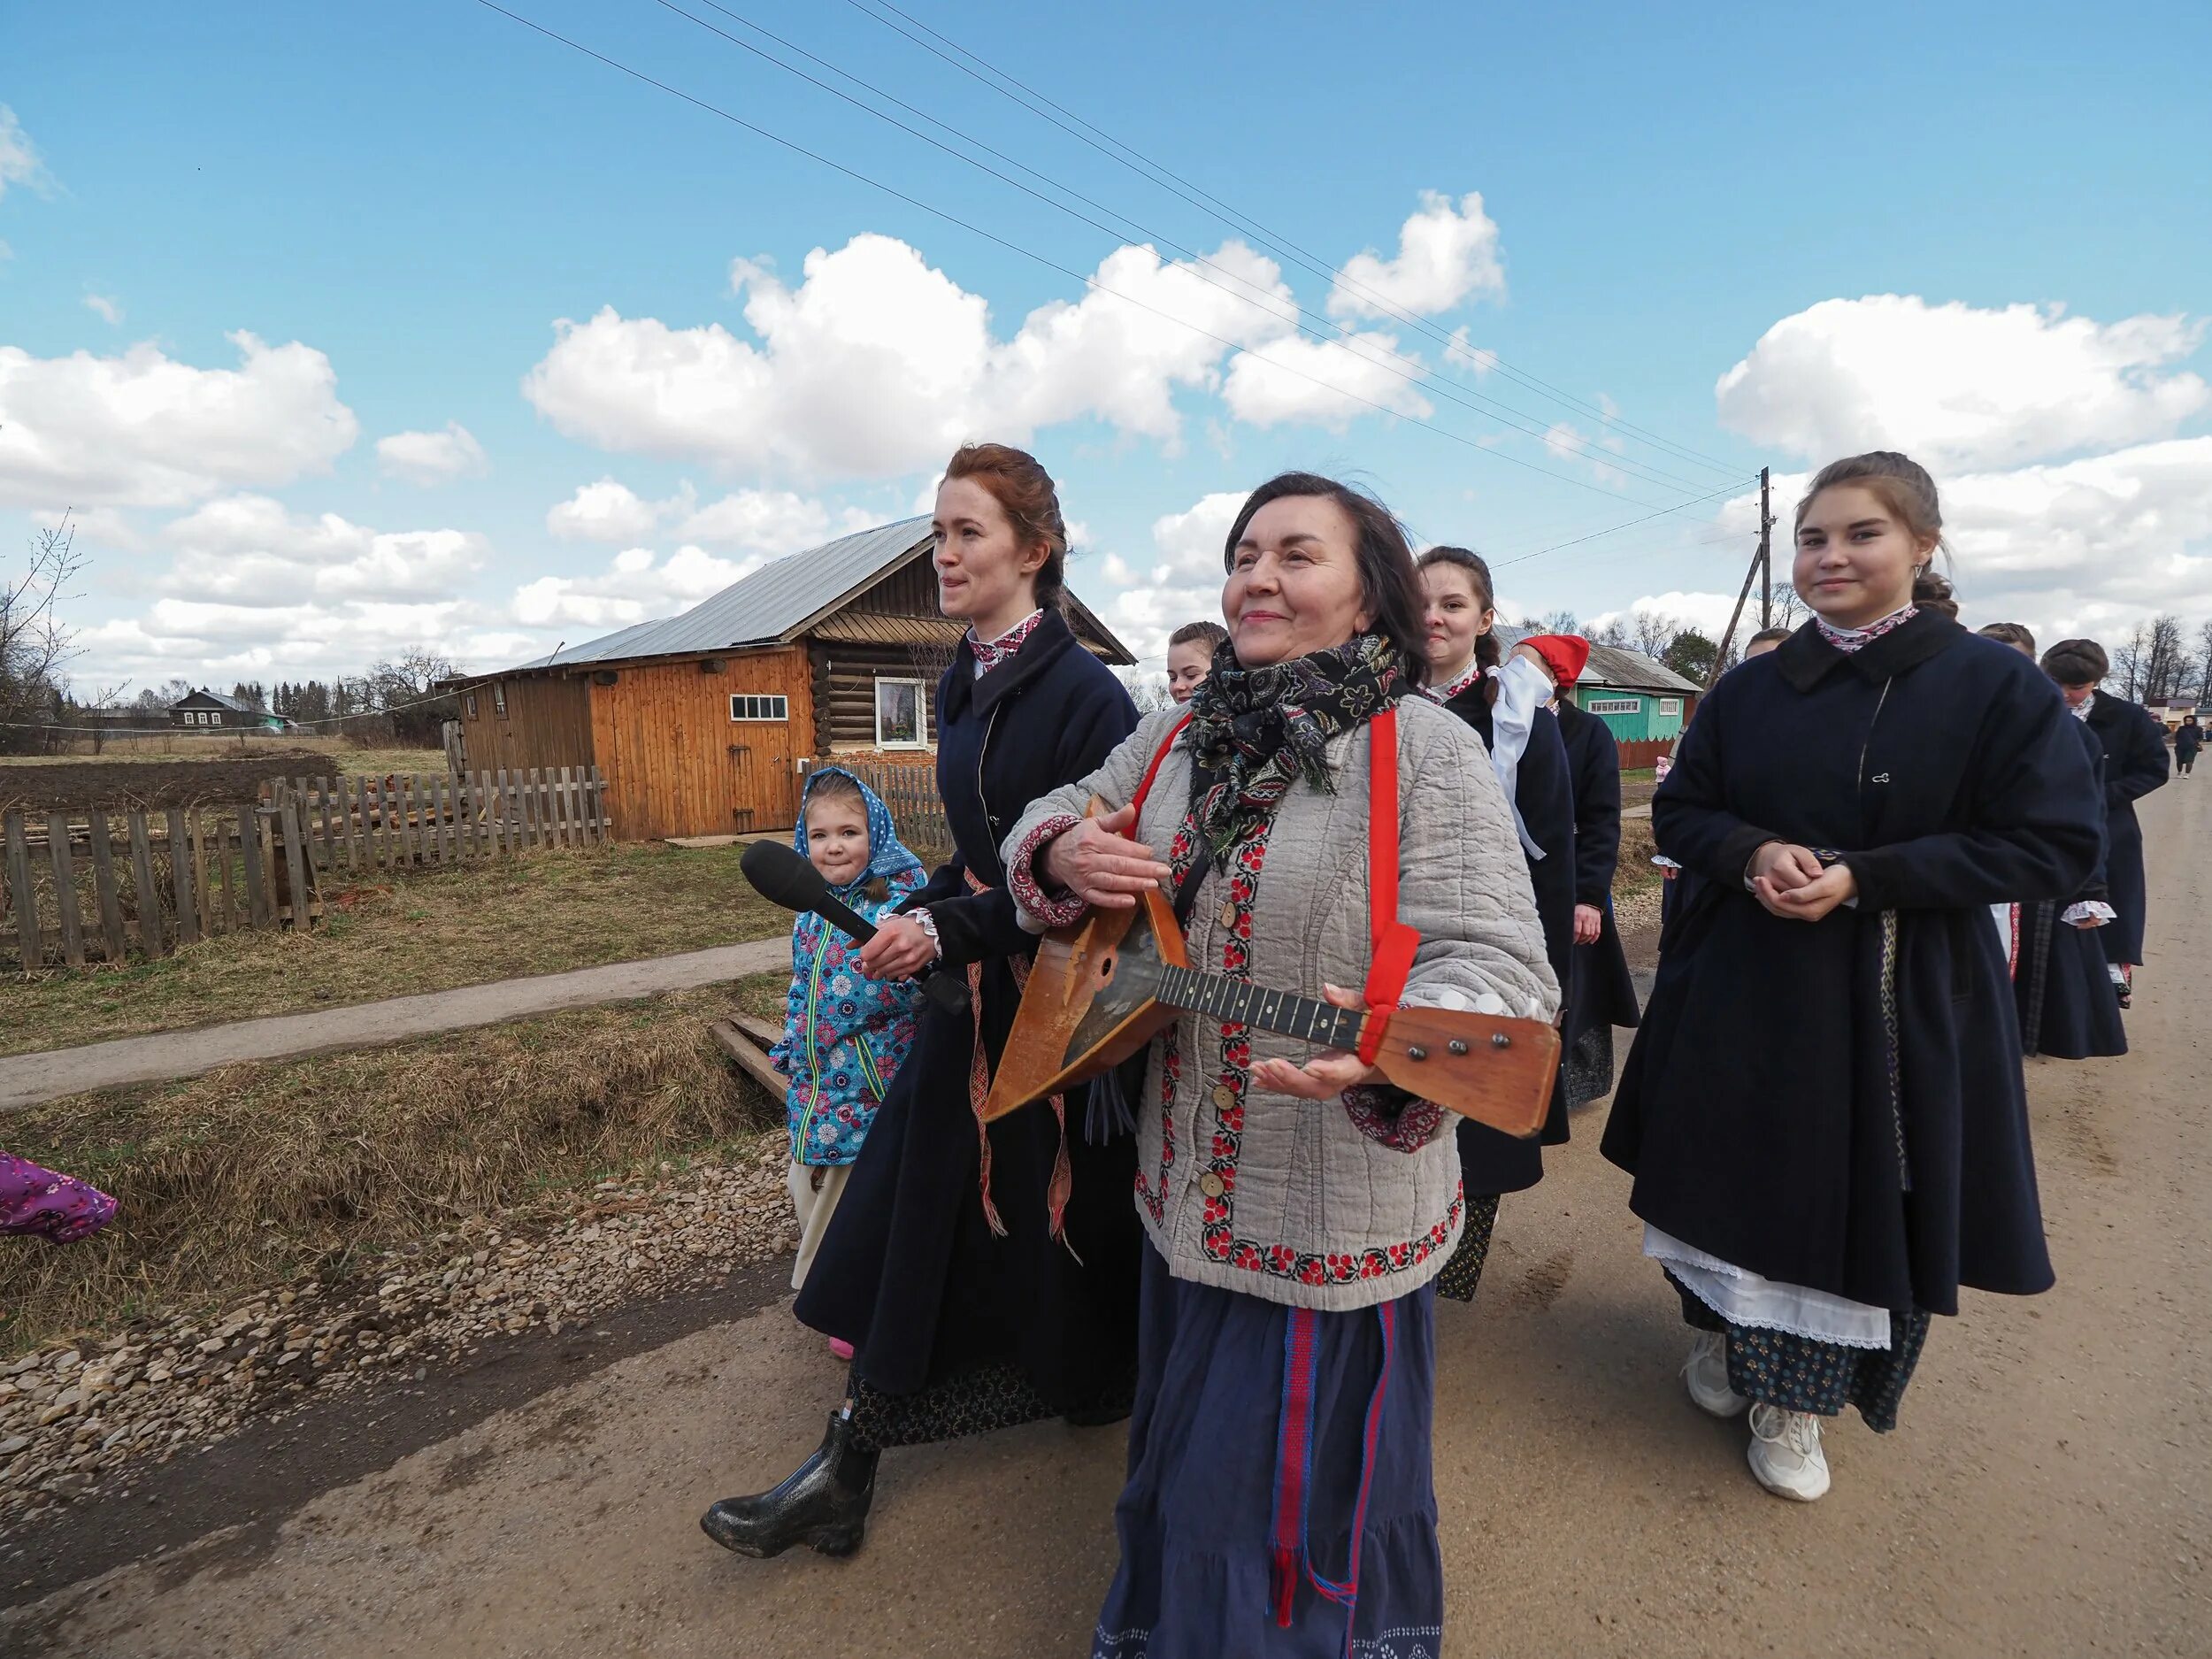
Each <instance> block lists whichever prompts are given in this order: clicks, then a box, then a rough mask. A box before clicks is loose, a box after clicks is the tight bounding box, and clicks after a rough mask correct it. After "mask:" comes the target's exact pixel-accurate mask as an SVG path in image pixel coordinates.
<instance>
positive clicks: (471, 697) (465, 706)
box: [461, 692, 476, 720]
mask: <svg viewBox="0 0 2212 1659" xmlns="http://www.w3.org/2000/svg"><path fill="white" fill-rule="evenodd" d="M461 713H462V714H463V715H464V716H465V718H468V719H472V720H473V719H474V718H476V694H475V693H474V692H470V693H469V694H468V695H466V696H465V697H463V698H462V699H461Z"/></svg>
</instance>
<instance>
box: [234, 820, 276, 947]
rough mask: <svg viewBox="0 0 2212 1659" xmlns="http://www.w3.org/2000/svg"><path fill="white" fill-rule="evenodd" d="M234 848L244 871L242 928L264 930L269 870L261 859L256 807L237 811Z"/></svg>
mask: <svg viewBox="0 0 2212 1659" xmlns="http://www.w3.org/2000/svg"><path fill="white" fill-rule="evenodd" d="M238 846H239V852H240V856H241V859H242V862H243V863H244V864H245V868H246V925H247V926H249V927H266V926H268V925H269V916H270V909H269V868H268V865H267V864H265V862H264V861H263V859H262V856H261V811H260V809H259V808H257V807H250V806H242V807H240V808H239V809H238Z"/></svg>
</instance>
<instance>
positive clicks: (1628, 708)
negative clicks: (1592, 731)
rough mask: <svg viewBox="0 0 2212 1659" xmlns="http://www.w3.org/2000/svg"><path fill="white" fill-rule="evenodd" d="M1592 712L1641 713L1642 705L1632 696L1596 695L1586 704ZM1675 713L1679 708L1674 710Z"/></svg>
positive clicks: (1678, 711)
mask: <svg viewBox="0 0 2212 1659" xmlns="http://www.w3.org/2000/svg"><path fill="white" fill-rule="evenodd" d="M1587 706H1588V708H1589V711H1590V712H1591V713H1592V714H1641V713H1642V712H1643V711H1644V705H1643V704H1642V703H1640V702H1639V701H1638V700H1637V699H1636V698H1634V697H1597V698H1594V699H1593V700H1592V701H1591V702H1590V703H1589V704H1588V705H1587ZM1675 712H1676V713H1677V714H1679V713H1680V712H1681V710H1679V709H1677V710H1675Z"/></svg>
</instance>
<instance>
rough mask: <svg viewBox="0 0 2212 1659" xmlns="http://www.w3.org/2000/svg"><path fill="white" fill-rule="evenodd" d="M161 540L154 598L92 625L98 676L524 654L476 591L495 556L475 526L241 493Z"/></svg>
mask: <svg viewBox="0 0 2212 1659" xmlns="http://www.w3.org/2000/svg"><path fill="white" fill-rule="evenodd" d="M157 545H158V546H159V547H160V548H162V549H166V550H167V551H168V552H169V554H170V560H169V564H168V566H167V568H166V570H165V571H164V572H162V573H161V574H159V575H158V576H157V577H156V578H155V579H154V580H153V582H152V588H153V592H154V597H153V600H152V603H150V604H148V605H147V606H146V607H145V609H144V610H143V611H142V612H140V613H139V614H136V615H122V616H115V617H111V618H107V619H106V620H104V621H101V622H97V623H94V624H91V625H89V626H84V627H81V629H80V630H79V632H78V635H77V643H78V645H79V646H80V647H81V648H82V649H83V652H84V656H83V658H82V661H81V665H80V666H81V670H82V677H83V678H84V679H85V680H87V682H88V683H96V684H106V683H111V682H113V681H115V680H125V679H127V680H133V681H134V682H136V683H141V684H145V683H157V682H158V681H160V680H165V679H166V678H168V677H169V676H171V675H173V674H176V675H182V676H183V677H184V678H186V679H188V680H198V681H205V682H208V683H216V684H221V683H227V682H228V681H229V680H232V679H234V678H239V677H245V678H265V677H268V676H270V675H281V676H288V677H298V678H305V677H309V676H317V677H320V678H324V679H327V678H329V677H330V676H331V675H333V674H338V673H355V672H360V671H361V670H363V669H365V668H366V667H367V666H368V665H369V664H372V663H373V662H375V661H377V660H378V659H379V658H380V657H389V656H392V655H394V654H395V653H397V652H400V651H403V650H407V649H411V648H412V647H415V646H418V645H427V646H430V647H432V648H433V649H441V650H443V651H445V652H447V653H448V654H449V655H450V656H452V657H454V658H455V660H457V661H458V662H461V663H464V664H466V663H468V662H470V661H471V660H475V661H478V662H499V661H503V660H508V659H509V658H510V657H511V656H512V655H513V654H514V653H513V652H512V651H511V650H509V649H506V648H507V647H508V646H509V645H510V644H511V642H512V641H511V636H510V637H508V638H502V637H500V636H499V635H497V634H488V633H486V631H485V628H484V625H485V623H487V622H488V620H490V618H488V617H487V616H486V615H485V613H484V612H483V610H482V607H480V606H479V605H478V604H476V603H473V602H472V601H471V600H469V599H468V598H466V597H465V595H464V592H463V589H464V588H465V585H466V584H467V582H468V581H469V580H470V579H471V578H472V577H473V576H475V575H476V574H477V573H478V572H480V571H481V570H482V569H483V568H484V567H485V566H486V565H487V564H488V562H489V558H490V551H491V549H490V547H489V544H488V542H487V541H486V540H485V538H484V537H482V536H481V535H479V534H474V533H472V532H470V531H465V530H456V529H432V530H401V531H379V530H375V529H372V528H369V527H367V526H361V525H357V524H353V523H350V522H349V521H348V520H347V519H345V518H341V517H340V516H339V515H337V514H335V513H323V514H319V515H317V516H313V517H309V516H306V515H302V514H296V513H293V512H291V511H288V509H286V508H285V507H284V505H283V504H282V503H279V502H275V501H273V500H270V499H269V498H268V497H266V496H263V495H227V496H223V497H220V498H219V499H217V500H215V501H211V502H208V503H205V504H204V505H203V506H201V507H199V508H197V509H196V510H195V511H192V512H190V513H188V514H186V515H185V516H184V517H182V518H177V519H175V520H173V521H172V522H171V523H170V524H168V525H166V526H164V527H163V529H162V530H161V531H160V533H159V535H158V539H157Z"/></svg>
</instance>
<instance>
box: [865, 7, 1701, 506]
mask: <svg viewBox="0 0 2212 1659" xmlns="http://www.w3.org/2000/svg"><path fill="white" fill-rule="evenodd" d="M846 4H848V5H849V6H851V7H852V8H853V9H854V10H855V11H856V12H860V13H862V14H863V15H864V16H865V17H867V18H869V19H872V20H873V21H874V22H876V23H879V24H880V25H882V27H885V28H887V29H889V30H891V31H892V32H893V33H894V34H895V35H901V36H902V37H904V38H905V39H906V40H908V41H910V42H913V43H914V44H915V45H917V46H919V47H921V48H922V49H923V50H925V51H927V52H929V53H931V54H932V55H933V56H934V57H937V58H941V59H943V61H944V62H946V63H948V64H949V65H952V66H953V67H954V68H955V69H957V70H959V71H960V72H961V73H963V74H965V75H967V76H968V77H969V78H970V79H971V80H973V81H978V82H979V83H980V84H981V85H983V86H985V87H987V88H990V89H991V90H992V91H994V92H995V93H997V94H998V95H999V96H1001V97H1003V98H1006V99H1008V100H1009V101H1010V102H1011V103H1014V104H1020V105H1021V106H1022V107H1023V108H1025V109H1026V110H1028V111H1030V113H1032V114H1033V115H1035V116H1037V117H1038V118H1039V119H1042V120H1044V121H1047V122H1049V123H1050V124H1051V125H1052V126H1054V127H1058V128H1059V129H1060V130H1061V131H1062V132H1064V133H1066V134H1068V135H1069V136H1070V137H1071V138H1074V139H1076V140H1078V141H1079V142H1082V143H1085V144H1088V145H1089V146H1090V147H1091V148H1092V149H1093V150H1097V151H1098V152H1099V153H1100V154H1101V155H1102V156H1105V157H1108V158H1109V159H1110V160H1112V161H1115V162H1118V163H1119V164H1120V165H1122V166H1124V167H1126V168H1128V169H1129V170H1130V171H1131V172H1132V173H1136V174H1137V175H1138V176H1139V177H1140V178H1142V179H1145V180H1147V181H1148V182H1149V183H1152V184H1155V185H1157V186H1158V187H1159V188H1162V189H1164V190H1167V191H1169V192H1170V193H1171V194H1172V195H1175V196H1179V197H1181V198H1182V199H1183V200H1184V201H1185V202H1187V203H1188V204H1190V205H1191V206H1193V207H1195V208H1197V209H1199V211H1202V212H1208V213H1210V214H1211V215H1212V216H1213V217H1214V218H1216V219H1219V220H1220V221H1221V222H1222V223H1223V224H1225V225H1227V226H1229V227H1231V228H1232V229H1233V230H1236V231H1238V232H1239V233H1240V234H1245V235H1250V236H1254V237H1256V238H1257V239H1259V240H1260V241H1261V242H1263V243H1264V244H1266V245H1268V246H1269V247H1270V248H1271V250H1272V251H1273V252H1275V253H1277V254H1279V255H1280V256H1281V257H1284V258H1286V259H1290V260H1292V261H1293V262H1294V263H1295V264H1299V265H1302V266H1303V267H1304V268H1305V269H1306V270H1308V271H1310V272H1311V273H1314V274H1315V275H1317V276H1322V277H1325V278H1328V279H1329V280H1332V281H1342V282H1343V283H1344V285H1345V286H1346V287H1347V288H1351V289H1353V290H1355V291H1356V292H1358V293H1359V294H1361V295H1362V296H1364V297H1365V298H1366V299H1367V300H1368V301H1369V303H1371V304H1372V305H1373V306H1374V307H1375V308H1376V309H1377V310H1379V311H1382V312H1384V313H1385V314H1386V315H1387V316H1390V317H1393V318H1394V319H1397V320H1398V321H1399V322H1401V323H1402V324H1403V325H1404V326H1407V327H1409V328H1416V329H1418V330H1420V331H1421V332H1423V333H1425V334H1428V335H1430V336H1431V337H1432V338H1433V339H1436V340H1438V341H1440V342H1443V343H1444V344H1446V345H1448V346H1454V347H1456V345H1457V343H1458V342H1456V341H1455V340H1454V339H1453V338H1452V336H1451V335H1449V334H1446V333H1445V332H1444V331H1443V330H1442V329H1440V328H1439V327H1437V326H1435V325H1434V324H1432V323H1431V322H1429V321H1428V320H1427V319H1425V318H1422V317H1420V316H1419V315H1418V314H1417V313H1411V312H1408V311H1402V310H1400V309H1399V308H1398V307H1397V306H1396V305H1395V304H1394V303H1393V302H1392V301H1391V300H1390V299H1389V298H1388V297H1387V296H1384V295H1382V294H1379V293H1377V292H1376V291H1375V290H1374V289H1372V288H1369V287H1367V286H1366V285H1365V284H1363V283H1361V282H1359V281H1357V280H1354V279H1352V278H1350V277H1347V276H1344V275H1343V274H1342V273H1340V272H1339V271H1337V270H1336V269H1335V268H1334V267H1332V266H1329V265H1326V264H1325V263H1323V262H1321V261H1320V258H1319V256H1318V255H1316V254H1313V253H1310V252H1308V251H1307V250H1305V249H1303V248H1301V247H1300V246H1299V245H1298V244H1297V243H1296V242H1292V241H1290V239H1289V238H1287V237H1286V236H1281V235H1279V234H1277V233H1276V232H1274V231H1271V230H1270V229H1269V228H1268V227H1266V226H1264V225H1262V224H1260V223H1259V221H1258V220H1256V219H1253V218H1251V217H1250V216H1249V215H1248V214H1245V213H1241V212H1240V211H1237V210H1236V209H1234V208H1233V207H1231V206H1230V205H1229V204H1227V203H1225V202H1224V201H1222V200H1221V199H1220V198H1219V197H1217V196H1213V195H1211V194H1210V193H1209V192H1208V191H1206V190H1205V189H1203V188H1201V187H1200V186H1198V185H1195V184H1193V183H1192V182H1191V181H1190V180H1187V179H1185V178H1183V177H1182V176H1181V175H1180V174H1179V173H1176V172H1174V171H1173V170H1172V169H1171V168H1170V167H1168V166H1167V165H1165V164H1164V163H1161V162H1156V161H1154V160H1152V159H1151V157H1148V156H1146V155H1145V154H1144V153H1143V152H1142V151H1141V150H1137V149H1135V148H1134V147H1133V146H1132V145H1130V144H1127V143H1125V142H1123V141H1122V140H1120V139H1118V138H1116V137H1115V136H1114V135H1113V134H1110V133H1109V132H1107V131H1106V130H1105V129H1104V128H1103V127H1099V126H1097V125H1096V124H1095V123H1094V122H1092V121H1089V120H1087V119H1085V118H1084V117H1082V116H1080V115H1078V114H1077V113H1076V112H1075V111H1072V110H1071V109H1069V108H1067V107H1066V106H1065V105H1064V104H1058V103H1056V102H1055V101H1054V100H1053V99H1052V98H1050V97H1049V96H1047V95H1046V94H1044V93H1041V92H1039V91H1037V90H1036V89H1035V88H1033V87H1030V86H1028V85H1027V84H1026V83H1025V82H1023V81H1020V80H1019V79H1018V78H1017V77H1015V76H1013V75H1010V74H1009V73H1006V72H1005V71H1004V70H1002V69H1000V68H998V67H997V66H996V65H993V64H991V63H989V62H987V60H986V59H984V58H980V57H979V56H977V55H976V54H975V53H974V52H972V51H970V50H968V49H967V48H966V47H964V46H963V45H961V44H960V43H959V42H957V41H955V40H953V39H951V38H950V37H949V36H948V35H943V34H941V33H940V32H939V31H937V30H936V29H933V28H932V27H930V26H929V25H928V24H926V23H924V22H922V21H921V20H920V19H918V18H916V17H914V16H912V15H911V14H910V13H909V12H902V11H901V10H900V9H899V8H898V7H897V6H896V5H895V4H892V3H891V0H875V4H879V5H881V6H882V8H883V10H884V11H886V12H891V13H893V14H894V15H895V16H897V17H899V18H902V19H905V20H906V21H907V22H909V23H911V24H913V25H914V27H916V28H918V29H920V30H921V31H922V32H923V34H926V35H930V36H932V37H933V38H934V39H935V40H938V41H941V42H944V44H945V45H946V46H949V47H950V48H951V49H952V50H953V51H955V52H957V53H959V54H960V56H961V57H962V58H967V59H968V60H970V62H972V63H973V64H975V65H979V66H980V67H981V68H982V69H984V70H987V71H988V72H989V74H990V75H992V76H995V77H996V78H997V81H1002V82H1004V83H1005V85H999V84H996V83H995V81H992V80H989V79H987V78H986V77H985V76H984V75H982V74H979V73H977V72H976V70H975V69H972V68H970V67H969V66H968V65H967V64H964V63H962V62H960V61H959V59H958V58H953V57H951V56H949V55H948V54H947V53H946V52H944V51H942V50H939V48H938V47H936V46H933V45H932V44H931V43H930V42H929V41H926V40H924V39H922V38H921V37H920V36H919V35H914V34H912V33H910V32H909V31H908V30H906V29H904V28H902V27H899V25H898V24H896V23H894V22H892V21H891V20H890V19H888V18H886V17H884V16H882V15H881V14H880V13H879V12H876V11H874V10H872V8H871V7H870V6H869V5H868V4H863V0H846ZM1009 87H1011V88H1016V89H1017V91H1009V90H1008V89H1007V88H1009ZM1018 95H1019V96H1018ZM1030 99H1034V100H1036V101H1037V102H1036V103H1031V102H1029V101H1028V100H1030ZM1037 104H1043V105H1045V106H1046V108H1044V109H1040V108H1038V107H1037ZM1048 111H1058V113H1059V114H1060V115H1064V116H1066V117H1067V118H1068V120H1069V121H1073V122H1075V123H1076V124H1077V127H1081V128H1085V129H1087V131H1078V130H1077V127H1070V126H1069V125H1068V124H1067V122H1066V121H1062V120H1060V119H1056V116H1054V115H1053V114H1051V113H1048ZM1089 134H1096V135H1097V137H1096V138H1093V137H1092V136H1090V135H1089ZM1100 139H1102V140H1104V141H1105V142H1104V143H1101V142H1098V141H1099V140H1100ZM1108 146H1112V148H1108ZM1117 151H1119V152H1123V153H1116V152H1117ZM1483 355H1484V356H1485V357H1486V358H1487V359H1488V360H1489V362H1490V364H1491V365H1493V366H1494V367H1495V368H1496V369H1497V370H1498V372H1499V373H1502V374H1503V375H1505V377H1506V378H1507V379H1508V380H1512V381H1514V382H1515V383H1516V384H1517V385H1521V386H1525V387H1527V388H1529V389H1531V390H1532V391H1540V392H1543V393H1545V394H1547V395H1548V396H1551V397H1553V398H1555V399H1556V400H1557V401H1558V402H1560V403H1564V404H1566V405H1567V406H1568V407H1570V408H1572V409H1577V410H1579V411H1582V412H1584V413H1585V414H1587V415H1590V416H1593V417H1594V418H1596V419H1599V420H1601V421H1603V422H1605V423H1606V424H1608V425H1609V426H1616V427H1617V428H1618V429H1620V430H1621V431H1623V432H1628V433H1632V434H1635V435H1636V436H1638V437H1640V438H1641V439H1643V440H1644V441H1645V442H1647V443H1649V444H1652V445H1654V446H1655V447H1656V448H1659V449H1663V450H1665V451H1667V452H1668V453H1670V454H1672V455H1674V456H1676V457H1679V458H1681V459H1684V460H1687V461H1691V462H1694V463H1697V464H1699V465H1704V466H1707V467H1709V468H1712V469H1713V470H1715V471H1717V472H1730V471H1732V470H1734V467H1733V464H1732V463H1730V462H1725V461H1721V460H1718V459H1717V458H1716V457H1712V456H1709V455H1707V454H1705V453H1704V452H1703V451H1701V450H1698V449H1691V448H1689V447H1688V446H1686V445H1683V444H1678V443H1676V442H1673V441H1672V440H1671V439H1668V438H1664V437H1662V436H1660V435H1659V434H1657V433H1655V432H1651V431H1648V430H1647V429H1646V428H1644V427H1642V426H1637V425H1635V424H1634V423H1633V422H1631V421H1626V420H1623V419H1620V417H1619V416H1618V415H1617V414H1609V413H1608V412H1607V411H1604V410H1603V409H1601V408H1599V407H1597V406H1595V405H1594V404H1592V403H1589V402H1587V401H1586V400H1585V399H1582V398H1578V397H1577V396H1574V395H1573V394H1572V393H1570V392H1567V391H1564V390H1563V389H1562V388H1558V387H1556V386H1554V385H1552V384H1551V383H1550V382H1549V381H1548V380H1540V379H1538V378H1537V377H1536V376H1535V375H1533V374H1531V373H1527V372H1525V371H1524V370H1520V369H1517V368H1515V367H1514V366H1513V365H1511V364H1509V363H1507V362H1506V361H1505V360H1504V359H1503V358H1502V357H1499V356H1498V355H1497V354H1496V353H1495V352H1494V351H1489V350H1487V349H1485V350H1484V352H1483Z"/></svg>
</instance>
